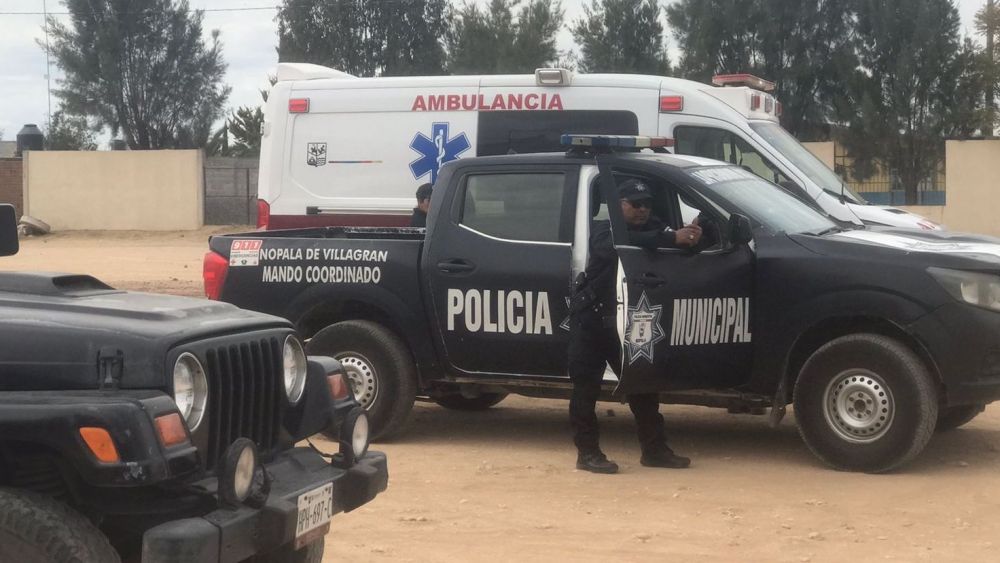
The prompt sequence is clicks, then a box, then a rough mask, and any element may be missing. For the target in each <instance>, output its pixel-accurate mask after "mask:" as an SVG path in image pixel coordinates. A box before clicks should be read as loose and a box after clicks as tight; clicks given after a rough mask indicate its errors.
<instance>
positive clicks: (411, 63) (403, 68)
mask: <svg viewBox="0 0 1000 563" xmlns="http://www.w3.org/2000/svg"><path fill="white" fill-rule="evenodd" d="M446 16H447V2H446V0H393V1H385V0H284V3H283V4H282V6H281V8H280V9H279V10H278V59H279V60H281V61H283V62H285V61H287V62H305V63H314V64H321V65H324V66H329V67H333V68H336V69H338V70H341V71H344V72H347V73H350V74H353V75H356V76H379V75H383V76H400V75H425V74H441V73H442V72H443V71H444V62H445V56H444V46H443V41H442V39H441V38H442V37H443V36H444V34H445V32H446V31H447V17H446Z"/></svg>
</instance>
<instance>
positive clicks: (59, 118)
mask: <svg viewBox="0 0 1000 563" xmlns="http://www.w3.org/2000/svg"><path fill="white" fill-rule="evenodd" d="M45 150H50V151H93V150H97V143H96V142H95V141H94V130H93V127H91V126H90V124H89V123H88V122H87V118H86V117H84V116H81V115H69V114H67V113H66V112H65V111H64V110H62V109H60V110H57V111H56V112H55V113H53V114H52V122H51V124H50V125H49V130H48V131H46V132H45Z"/></svg>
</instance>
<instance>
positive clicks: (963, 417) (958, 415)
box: [934, 404, 986, 432]
mask: <svg viewBox="0 0 1000 563" xmlns="http://www.w3.org/2000/svg"><path fill="white" fill-rule="evenodd" d="M984 410H986V405H983V404H979V405H961V406H958V407H944V408H942V409H938V417H937V427H936V428H935V429H934V430H935V431H937V432H947V431H949V430H954V429H956V428H958V427H959V426H962V425H964V424H968V423H969V422H972V419H973V418H976V417H977V416H979V413H981V412H983V411H984Z"/></svg>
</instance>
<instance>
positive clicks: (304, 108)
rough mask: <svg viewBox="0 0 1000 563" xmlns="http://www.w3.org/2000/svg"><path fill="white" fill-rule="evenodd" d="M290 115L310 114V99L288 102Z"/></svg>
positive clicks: (296, 99)
mask: <svg viewBox="0 0 1000 563" xmlns="http://www.w3.org/2000/svg"><path fill="white" fill-rule="evenodd" d="M288 113H309V98H292V99H290V100H288Z"/></svg>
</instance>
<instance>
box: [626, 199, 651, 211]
mask: <svg viewBox="0 0 1000 563" xmlns="http://www.w3.org/2000/svg"><path fill="white" fill-rule="evenodd" d="M625 201H627V202H628V204H629V205H631V206H632V207H633V208H635V209H651V208H652V207H653V202H651V201H649V200H648V199H643V200H640V201H630V200H627V199H626V200H625Z"/></svg>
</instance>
